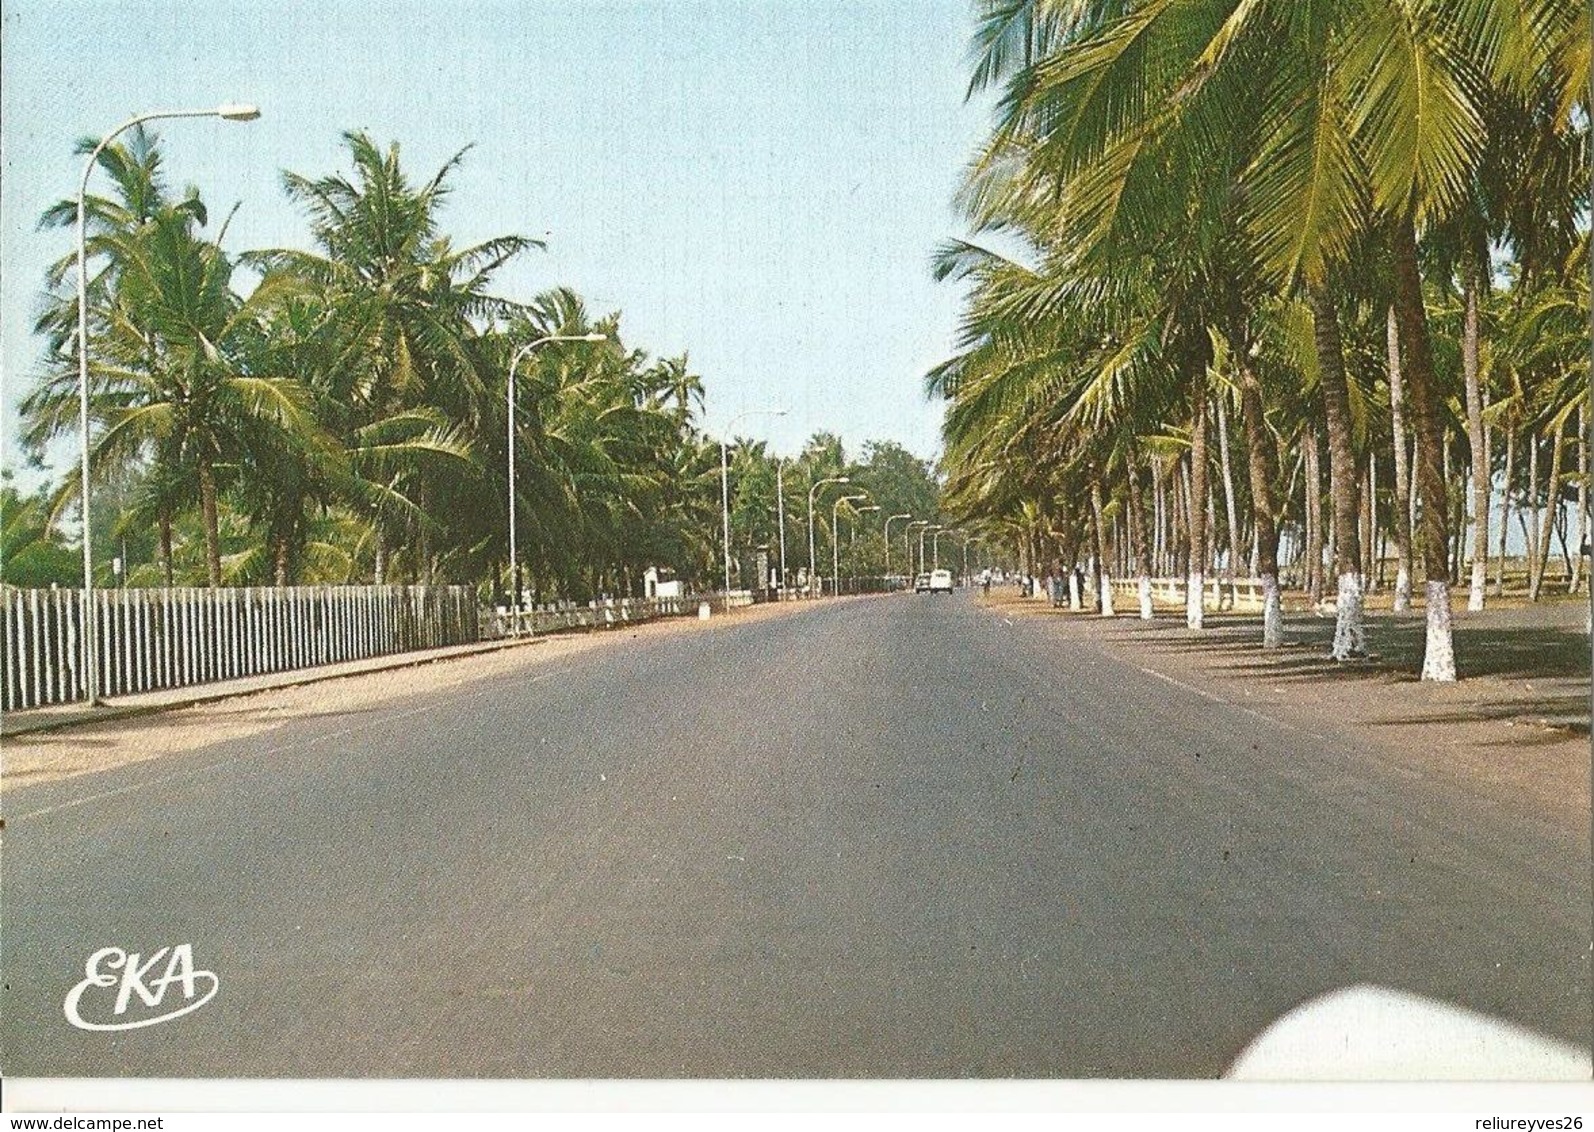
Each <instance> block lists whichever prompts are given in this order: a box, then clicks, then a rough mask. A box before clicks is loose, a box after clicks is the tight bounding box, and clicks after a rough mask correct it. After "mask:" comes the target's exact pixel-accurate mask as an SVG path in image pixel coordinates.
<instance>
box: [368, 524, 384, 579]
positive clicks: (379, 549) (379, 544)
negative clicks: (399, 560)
mask: <svg viewBox="0 0 1594 1132" xmlns="http://www.w3.org/2000/svg"><path fill="white" fill-rule="evenodd" d="M373 557H374V558H375V560H376V561H375V563H374V565H373V567H372V570H371V581H372V582H373V583H375V584H376V585H379V586H382V585H386V584H387V536H386V535H385V534H384V533H383V530H382V528H381V526H378V527H377V528H376V550H375V554H374V555H373Z"/></svg>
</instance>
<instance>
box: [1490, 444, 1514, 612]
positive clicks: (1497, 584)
mask: <svg viewBox="0 0 1594 1132" xmlns="http://www.w3.org/2000/svg"><path fill="white" fill-rule="evenodd" d="M1516 456H1517V434H1516V430H1515V429H1513V428H1511V427H1510V426H1509V425H1507V426H1506V430H1505V481H1504V483H1503V485H1502V490H1501V493H1500V562H1499V564H1498V565H1497V566H1496V567H1495V575H1494V596H1495V597H1502V596H1504V594H1505V540H1506V536H1507V535H1509V534H1510V532H1511V477H1512V475H1513V474H1514V473H1515V471H1516V468H1515V464H1516Z"/></svg>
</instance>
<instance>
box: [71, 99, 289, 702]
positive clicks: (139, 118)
mask: <svg viewBox="0 0 1594 1132" xmlns="http://www.w3.org/2000/svg"><path fill="white" fill-rule="evenodd" d="M258 117H260V110H259V108H258V107H255V106H249V105H246V104H243V103H232V102H226V103H223V104H222V105H220V106H217V107H214V108H212V109H209V110H157V111H154V112H153V113H149V114H136V115H134V116H133V117H131V118H129V119H128V120H127V121H125V122H123V123H122V124H121V125H120V126H118V127H116V129H114V130H112V131H111V132H110V133H108V134H106V135H105V136H104V137H103V138H101V139H100V144H99V145H97V146H95V147H94V149H93V150H92V151H91V152H90V153H89V159H88V161H86V162H84V164H83V179H82V181H80V182H78V190H77V367H78V368H77V381H78V433H79V439H80V441H81V445H82V449H83V451H82V464H83V482H82V488H83V691H84V694H85V695H86V696H87V698H88V702H89V706H91V707H92V706H93V705H95V704H97V703H99V702H100V663H99V632H98V629H99V626H98V625H97V624H96V620H95V610H94V551H93V547H92V545H91V543H90V537H89V285H88V258H89V257H88V239H87V237H86V235H85V231H84V229H85V223H84V214H85V212H86V211H87V209H86V208H85V198H86V197H87V196H88V191H89V176H90V175H91V174H92V173H93V172H94V165H95V163H96V162H97V161H99V159H100V154H101V153H103V152H104V151H105V147H106V146H108V145H110V144H111V142H112V141H114V140H116V138H117V137H119V136H120V135H121V134H123V133H125V132H126V131H128V130H131V129H132V128H133V127H134V126H137V125H141V124H143V123H144V122H154V121H158V120H161V119H165V118H221V119H223V120H224V121H228V122H252V121H254V120H255V119H256V118H258Z"/></svg>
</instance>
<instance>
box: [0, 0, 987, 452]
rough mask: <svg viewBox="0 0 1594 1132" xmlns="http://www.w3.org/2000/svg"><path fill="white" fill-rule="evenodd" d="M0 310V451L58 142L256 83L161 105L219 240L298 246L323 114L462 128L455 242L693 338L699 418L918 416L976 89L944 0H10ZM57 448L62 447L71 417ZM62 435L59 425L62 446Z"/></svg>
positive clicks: (634, 322)
mask: <svg viewBox="0 0 1594 1132" xmlns="http://www.w3.org/2000/svg"><path fill="white" fill-rule="evenodd" d="M0 11H3V20H4V22H3V29H4V33H3V34H4V43H3V52H0V60H3V64H0V65H3V79H4V81H3V83H0V154H3V162H4V175H3V177H0V252H3V272H0V338H3V343H0V345H3V357H0V365H3V367H4V368H3V380H4V398H3V401H4V419H3V422H0V423H3V432H4V456H5V463H6V465H7V466H14V465H15V462H16V456H17V448H16V444H15V434H16V427H17V421H16V412H15V405H16V402H17V400H18V398H19V396H20V395H21V393H22V392H23V391H24V390H25V389H26V387H27V386H28V385H29V384H30V382H31V379H32V377H33V375H34V374H35V373H36V369H37V361H38V357H39V349H40V343H39V342H38V340H37V339H35V338H34V337H33V336H32V334H31V331H30V328H31V324H32V319H33V316H34V314H35V312H36V309H37V305H38V301H39V293H40V289H41V287H42V272H43V269H44V265H45V264H46V263H47V262H48V261H49V260H50V259H51V258H53V257H55V256H58V255H61V254H63V253H65V252H66V251H68V250H69V249H70V246H71V234H70V231H68V230H56V231H51V232H39V231H38V230H37V227H36V225H37V219H38V216H39V214H40V213H41V212H42V211H43V210H44V208H45V207H46V206H47V205H48V204H50V203H51V202H52V201H55V200H58V199H62V198H65V197H68V196H70V195H72V194H73V193H74V192H75V191H76V186H77V180H78V177H79V176H80V175H81V169H82V159H81V158H80V157H77V156H75V155H74V154H73V152H72V147H73V143H74V141H75V140H76V139H77V138H79V137H82V136H85V135H90V134H93V135H100V134H103V133H104V132H105V131H107V130H109V129H111V128H113V127H114V126H115V125H117V124H118V123H120V122H121V121H123V120H125V119H126V118H127V117H129V116H131V115H132V114H134V113H139V112H144V111H148V110H155V109H179V108H181V109H186V108H190V107H206V106H212V105H215V104H217V103H220V102H224V101H247V102H254V103H257V104H259V106H260V107H261V110H262V112H263V117H262V118H261V119H260V120H259V121H257V122H254V123H250V124H247V125H238V124H232V123H224V122H218V121H210V120H197V121H181V122H169V123H165V124H164V126H163V128H162V130H161V134H162V137H163V139H164V142H165V145H164V147H163V148H164V150H165V153H166V155H167V162H168V168H169V170H170V172H171V174H172V177H173V180H174V181H175V182H176V183H178V184H179V185H180V184H185V183H193V184H195V185H197V186H198V187H199V188H200V190H201V192H202V193H203V194H204V196H205V199H206V201H207V202H208V203H209V204H210V206H211V209H212V213H213V215H214V216H215V217H217V218H218V219H219V218H220V217H221V216H222V215H224V214H225V213H226V210H227V209H228V208H230V207H231V205H232V204H233V202H235V201H242V207H241V208H240V209H239V211H238V214H237V217H236V219H234V221H233V223H232V227H231V228H230V229H229V231H228V233H227V241H226V242H227V246H228V247H229V248H230V249H233V250H241V249H244V248H253V247H266V246H274V245H282V244H287V245H304V244H305V243H306V240H307V235H306V229H305V224H304V221H303V219H302V217H301V216H300V215H299V214H298V213H297V212H296V211H295V210H294V209H293V208H292V206H290V205H289V203H288V202H287V201H286V200H285V199H284V197H283V195H282V192H281V188H280V177H279V175H280V172H281V171H282V170H284V169H292V170H294V171H296V172H300V173H305V174H309V175H322V174H325V173H328V172H331V171H332V170H334V169H342V168H346V163H345V161H344V154H343V150H342V148H341V142H340V138H339V135H340V133H341V132H342V131H344V130H348V129H364V130H367V131H368V132H369V133H370V134H371V135H372V136H373V137H374V138H375V139H376V140H377V141H378V142H379V143H380V144H386V143H387V142H388V141H390V140H398V141H399V142H401V143H402V146H403V156H404V162H405V165H406V167H407V168H408V169H409V171H410V172H411V173H412V174H413V175H414V176H415V177H416V178H417V179H419V178H422V177H427V176H430V175H431V173H432V172H434V171H435V170H436V168H437V167H438V166H439V165H440V164H441V163H442V162H443V161H445V160H446V159H447V158H448V157H449V156H450V155H451V154H453V153H454V152H455V151H456V150H458V149H459V148H461V147H462V146H464V145H467V144H471V143H474V145H475V148H474V149H473V150H472V151H471V153H470V154H469V155H468V157H467V158H466V162H465V165H464V168H463V169H462V170H461V171H460V172H459V173H458V175H457V176H456V177H455V178H454V179H453V182H452V183H453V185H454V194H453V196H452V198H451V200H450V202H449V205H448V207H447V210H446V212H445V214H444V218H445V224H446V226H447V228H448V230H449V231H450V233H451V234H452V235H454V236H455V237H456V239H457V240H458V241H459V242H467V241H474V240H477V239H481V238H484V237H487V236H493V235H500V234H504V233H509V232H518V233H522V234H525V235H531V236H537V237H541V238H544V239H546V240H547V241H548V244H549V248H548V251H547V252H545V253H533V254H532V255H530V256H528V257H527V258H526V259H525V260H524V261H523V262H521V263H519V264H518V265H516V266H514V267H513V268H511V269H509V270H507V271H505V272H504V273H503V274H502V275H501V276H500V283H499V290H500V292H501V293H503V294H506V295H509V296H512V297H517V298H530V297H531V296H532V295H534V294H535V293H536V292H537V291H539V290H542V289H544V288H547V287H550V286H554V285H557V284H565V285H569V286H572V287H574V288H575V289H576V290H578V291H579V292H581V293H582V294H583V295H584V296H585V297H586V298H587V299H588V301H589V304H590V306H591V308H592V310H593V312H594V313H600V314H601V313H605V312H607V311H609V310H616V309H617V310H620V311H621V312H622V313H623V320H622V323H621V326H622V331H623V332H624V334H625V336H626V339H627V342H628V344H630V345H633V346H640V347H642V348H645V349H647V350H649V351H650V352H651V353H654V354H655V355H669V354H676V353H679V352H680V351H682V350H689V351H690V352H691V358H692V363H693V367H694V368H695V369H696V370H697V372H699V373H701V374H702V375H703V376H704V379H705V384H706V386H707V389H708V394H709V419H710V423H711V424H713V423H714V422H716V421H718V420H724V419H725V418H727V417H729V416H731V415H733V414H735V413H736V412H739V411H740V410H742V409H747V408H757V407H762V406H765V405H770V404H780V405H784V406H786V407H788V408H789V409H790V413H789V415H788V416H787V417H786V418H784V419H779V420H774V419H759V418H754V419H752V420H749V421H748V422H746V423H745V425H744V426H743V427H741V428H739V429H738V430H737V431H738V432H741V433H745V434H751V435H758V436H763V437H766V438H768V439H770V440H771V441H772V442H773V444H774V446H775V447H776V448H777V449H778V450H783V451H794V450H796V449H797V448H798V447H799V445H800V444H801V442H802V440H803V439H805V438H806V437H807V436H808V435H809V434H810V433H812V432H813V431H815V430H817V429H821V428H826V429H831V430H833V431H836V432H839V433H840V434H841V435H842V437H843V439H844V440H845V441H846V442H847V443H848V444H849V446H851V447H854V448H856V447H857V446H858V445H860V444H861V443H862V442H863V441H864V440H866V439H871V438H889V439H893V440H897V441H899V442H901V443H903V444H905V445H907V446H908V447H909V448H911V449H912V450H914V451H915V452H917V453H919V454H920V455H923V456H931V455H933V454H934V453H935V451H936V449H937V446H938V430H939V422H940V410H939V407H938V406H937V405H934V404H931V403H928V402H926V400H925V399H924V396H923V394H922V392H921V390H922V380H921V379H922V375H923V373H924V371H925V370H926V369H927V368H928V367H929V366H931V365H932V364H934V363H935V362H936V361H939V360H940V359H941V358H943V357H945V356H946V354H947V353H948V352H949V351H950V348H951V344H952V336H953V329H954V326H955V322H956V315H957V305H958V292H957V290H956V289H955V288H953V287H950V286H944V285H936V284H934V283H933V282H931V280H930V278H929V272H928V263H929V257H930V253H931V251H932V249H933V247H934V245H935V243H936V242H937V241H938V240H940V239H942V238H944V237H945V236H948V235H951V234H953V233H955V232H957V231H958V230H959V223H958V219H957V216H956V214H955V213H954V211H953V210H952V208H951V203H950V202H951V196H952V193H953V192H954V190H955V189H956V186H957V183H958V179H959V176H960V173H961V170H962V167H963V164H964V162H965V161H966V160H967V158H968V156H969V155H970V153H971V152H972V150H973V147H974V146H975V144H976V142H977V140H978V138H979V136H980V134H981V132H982V131H983V129H984V127H985V125H986V122H987V116H988V108H986V107H984V106H972V105H965V103H964V101H963V90H964V86H965V83H966V81H967V69H966V66H965V58H966V55H965V53H966V49H967V42H968V36H969V31H970V27H971V22H970V14H969V5H968V3H967V0H905V2H904V0H898V2H887V0H874V2H861V3H860V2H850V3H849V2H842V0H807V2H800V0H786V2H782V3H775V2H766V3H752V2H747V3H733V2H729V0H724V2H713V3H708V2H704V3H688V2H669V3H665V2H659V0H650V2H642V0H617V2H609V3H573V2H566V3H553V2H523V3H510V2H508V0H496V2H495V0H431V2H410V0H404V2H391V0H389V2H380V3H378V2H375V0H327V2H325V3H321V4H312V3H290V2H287V0H254V2H251V3H240V2H226V0H204V2H195V0H183V2H176V3H173V2H154V0H138V2H109V0H107V2H88V0H4V4H3V9H0ZM69 447H70V446H69ZM63 456H64V458H65V459H70V456H69V454H63Z"/></svg>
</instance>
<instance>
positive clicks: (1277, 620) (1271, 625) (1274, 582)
mask: <svg viewBox="0 0 1594 1132" xmlns="http://www.w3.org/2000/svg"><path fill="white" fill-rule="evenodd" d="M1283 643H1284V603H1283V600H1282V599H1281V597H1280V595H1279V580H1278V576H1277V575H1275V574H1263V575H1262V647H1263V648H1265V649H1276V648H1278V647H1279V646H1280V645H1282V644H1283Z"/></svg>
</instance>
